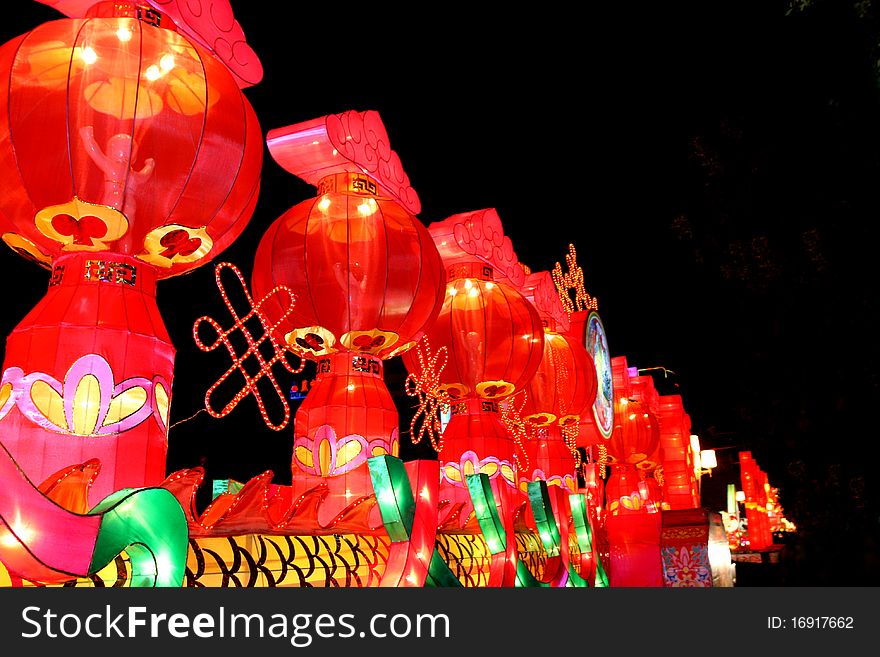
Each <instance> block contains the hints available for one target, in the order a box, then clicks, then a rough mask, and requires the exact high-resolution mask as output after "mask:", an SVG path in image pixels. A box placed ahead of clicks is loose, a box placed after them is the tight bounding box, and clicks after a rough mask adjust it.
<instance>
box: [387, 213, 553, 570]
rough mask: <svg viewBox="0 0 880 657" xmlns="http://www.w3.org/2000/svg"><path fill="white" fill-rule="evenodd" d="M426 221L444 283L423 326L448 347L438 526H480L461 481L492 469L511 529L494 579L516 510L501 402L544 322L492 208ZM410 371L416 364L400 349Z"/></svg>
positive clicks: (509, 553) (531, 359) (512, 543)
mask: <svg viewBox="0 0 880 657" xmlns="http://www.w3.org/2000/svg"><path fill="white" fill-rule="evenodd" d="M429 231H430V232H431V235H432V237H433V238H434V241H435V243H436V244H437V246H438V249H439V251H440V253H441V256H442V257H443V262H444V264H445V265H446V267H447V278H448V283H447V286H446V294H445V296H444V299H443V306H442V308H441V310H440V314H439V316H438V317H437V321H436V322H435V323H434V324H433V326H431V328H430V329H429V331H428V333H427V338H428V342H429V344H430V346H431V348H432V349H435V350H439V349H441V348H442V349H445V350H446V352H447V353H446V355H447V358H446V365H445V367H443V369H442V370H441V371H440V373H439V383H440V386H439V390H440V391H445V393H446V395H447V396H448V399H449V400H450V402H451V403H450V408H451V411H452V414H451V417H450V419H449V422H448V424H447V425H446V428H445V430H444V432H443V437H442V447H441V449H440V453H439V460H440V472H441V486H440V495H441V500H443V501H446V502H448V504H447V505H446V506H445V507H444V508H445V511H444V512H443V513H442V515H441V518H440V522H441V530H443V531H451V532H460V531H462V529H463V528H467V529H468V530H470V529H471V528H473V529H478V527H476V526H474V525H476V522H475V521H476V519H475V516H474V513H473V509H474V506H473V503H472V501H471V497H470V493H469V490H468V485H467V476H468V475H469V474H484V475H486V477H488V479H489V482H490V485H491V488H492V493H493V496H494V500H495V504H496V507H497V509H498V514H499V517H500V519H501V522H502V524H503V529H504V532H505V533H506V535H507V541H506V546H505V548H504V550H503V551H500V552H497V553H493V559H492V566H491V575H490V578H489V585H490V586H513V584H514V583H515V579H516V563H517V559H516V550H517V548H516V540H515V537H514V514H515V510H516V508H517V507H518V506H520V502H519V501H518V497H519V496H518V495H517V494H516V478H517V461H516V453H515V449H516V448H515V443H516V440H515V438H514V435H513V434H512V433H511V431H510V430H509V428H508V426H507V424H506V422H505V421H504V420H503V419H502V411H503V409H502V404H504V403H505V402H506V401H507V400H509V399H510V398H511V397H512V396H513V395H515V394H516V393H517V392H519V391H520V390H521V389H522V388H523V387H524V386H525V385H526V383H527V381H528V380H529V378H530V377H531V376H532V375H533V374H534V372H535V370H536V369H537V367H538V365H539V364H540V359H541V352H542V348H543V341H544V340H543V330H542V326H541V320H540V318H539V317H538V313H537V311H536V310H535V308H534V307H533V306H532V304H531V303H529V301H528V300H527V299H526V298H525V297H524V296H523V295H522V294H521V293H520V292H519V291H518V290H517V289H516V285H517V283H521V282H522V279H523V278H524V271H523V269H522V267H521V266H520V265H519V263H518V261H517V259H516V255H515V253H514V252H513V249H512V247H511V245H510V240H509V238H507V237H505V236H504V233H503V231H502V229H501V222H500V219H499V217H498V214H497V212H495V210H493V209H486V210H479V211H476V212H468V213H462V214H457V215H453V216H451V217H448V218H447V219H445V220H443V221H441V222H437V223H434V224H431V225H430V226H429ZM403 360H404V364H405V365H406V366H407V368H408V369H409V371H410V372H413V373H415V372H418V368H419V364H418V362H417V361H416V359H415V358H413V356H412V355H411V354H404V356H403Z"/></svg>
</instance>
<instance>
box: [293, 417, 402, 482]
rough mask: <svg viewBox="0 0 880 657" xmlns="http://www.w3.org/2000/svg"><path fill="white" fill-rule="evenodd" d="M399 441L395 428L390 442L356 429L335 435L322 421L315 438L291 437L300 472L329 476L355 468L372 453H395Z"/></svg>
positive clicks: (395, 454) (372, 454) (333, 430)
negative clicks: (355, 431) (370, 436)
mask: <svg viewBox="0 0 880 657" xmlns="http://www.w3.org/2000/svg"><path fill="white" fill-rule="evenodd" d="M398 445H399V437H398V431H397V429H396V428H395V429H394V430H393V431H392V433H391V440H390V443H389V441H388V440H385V439H383V438H375V439H373V440H371V441H367V439H366V438H365V437H364V436H361V435H359V434H356V433H353V434H349V435H347V436H343V437H342V438H337V437H336V430H335V429H333V427H331V426H330V425H329V424H325V425H322V426H320V427H318V430H317V431H316V432H315V437H314V438H309V437H308V436H299V437H298V438H297V439H296V440H295V441H294V444H293V461H294V463H296V465H297V466H298V467H299V468H300V469H301V470H302V471H303V472H306V473H308V474H312V475H318V476H323V477H332V476H338V475H343V474H345V473H346V472H349V471H351V470H354V469H355V468H357V467H358V466H360V465H363V464H364V463H366V462H367V459H368V458H370V457H372V456H382V455H384V454H391V455H392V456H397V450H398Z"/></svg>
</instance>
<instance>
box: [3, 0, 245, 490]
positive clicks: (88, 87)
mask: <svg viewBox="0 0 880 657" xmlns="http://www.w3.org/2000/svg"><path fill="white" fill-rule="evenodd" d="M148 14H149V16H148ZM139 18H141V19H144V20H139ZM215 29H217V28H216V27H215ZM204 36H205V37H208V36H209V35H208V34H204ZM206 40H207V41H209V42H210V41H211V39H206ZM0 72H2V78H3V80H4V87H5V88H4V90H3V93H0V135H2V139H0V179H2V180H3V193H2V194H0V236H2V239H3V241H4V242H5V243H6V244H7V245H8V246H10V247H11V248H13V249H14V250H16V251H17V252H19V253H20V254H22V255H23V256H25V257H27V258H29V259H31V260H35V261H37V262H38V263H40V264H41V265H43V266H46V267H47V268H51V269H52V277H51V279H50V282H49V291H48V293H47V295H46V297H45V298H44V299H43V300H42V301H41V302H40V303H39V305H38V306H37V307H36V308H35V309H34V310H33V311H32V312H31V313H30V314H29V315H28V316H27V317H26V318H25V319H24V320H22V322H21V323H20V324H19V325H18V326H17V327H16V329H15V330H14V331H13V332H12V334H11V335H10V336H9V338H8V340H7V348H6V356H5V360H4V364H3V370H4V373H3V382H2V386H0V398H2V399H3V402H4V403H3V404H2V410H0V416H2V419H0V427H2V432H3V441H4V444H5V445H6V446H7V448H9V451H10V452H11V453H12V455H13V457H14V458H15V459H16V461H17V462H18V464H19V466H20V467H21V468H22V469H23V470H24V471H25V472H26V473H27V475H28V476H29V477H31V479H32V480H34V481H42V480H43V478H45V477H46V476H49V475H50V474H52V473H54V472H56V471H58V470H59V469H61V468H62V467H65V466H67V465H70V464H73V463H79V462H82V461H85V460H87V459H88V458H99V459H100V460H101V475H100V476H99V477H98V478H97V479H96V481H95V482H94V484H93V486H92V489H91V495H92V499H93V501H97V500H98V499H101V498H103V497H104V496H106V495H107V494H108V493H110V492H112V491H114V490H118V489H120V488H125V487H137V486H144V485H155V484H158V483H160V482H161V481H162V479H163V478H164V476H165V454H166V440H167V420H168V404H169V402H170V394H171V384H172V364H173V358H174V349H173V347H172V345H171V344H170V340H169V338H168V335H167V333H166V331H165V328H164V326H163V323H162V320H161V317H160V316H159V313H158V309H157V308H156V304H155V293H156V290H155V286H156V281H157V279H161V278H166V277H169V276H174V275H177V274H181V273H183V272H186V271H188V270H190V269H192V268H193V267H197V266H199V265H200V264H202V263H203V262H206V261H207V260H208V259H210V258H213V257H214V256H216V255H217V254H218V253H220V252H221V251H222V250H223V249H224V248H225V247H226V246H228V245H229V244H230V243H231V242H232V241H233V240H234V239H235V238H236V237H237V236H238V235H239V234H240V232H241V231H242V230H243V228H244V226H245V224H246V223H247V221H248V219H249V218H250V216H251V213H252V212H253V208H254V204H255V202H256V198H257V193H258V189H259V175H260V169H261V164H262V147H261V143H260V127H259V124H258V122H257V119H256V117H255V115H254V113H253V110H252V109H251V107H250V104H249V103H248V101H247V99H246V98H245V97H244V96H243V95H242V93H241V90H240V88H239V85H238V83H237V81H236V79H235V78H234V77H233V75H232V74H231V73H230V71H229V69H228V68H227V66H226V65H225V64H224V63H223V62H221V61H220V60H219V59H218V58H217V57H215V56H214V54H213V53H212V52H211V51H209V50H208V49H207V48H205V47H203V46H202V45H200V44H199V43H197V42H195V41H193V40H190V39H189V38H188V37H187V36H186V35H185V34H184V33H183V32H182V31H180V30H179V29H178V26H177V25H175V24H174V22H173V21H172V20H170V18H169V17H167V16H163V15H162V14H161V12H154V11H151V12H146V11H145V10H144V6H143V5H139V4H137V3H133V2H125V1H122V2H101V3H97V4H95V6H94V7H92V8H91V9H89V11H88V13H87V14H86V15H85V16H84V17H78V18H67V19H61V20H56V21H51V22H48V23H45V24H43V25H41V26H39V27H37V28H35V29H34V30H32V31H31V32H28V33H27V34H25V35H22V36H21V37H18V38H16V39H13V40H12V41H10V42H8V43H6V44H5V45H4V46H3V47H2V48H0Z"/></svg>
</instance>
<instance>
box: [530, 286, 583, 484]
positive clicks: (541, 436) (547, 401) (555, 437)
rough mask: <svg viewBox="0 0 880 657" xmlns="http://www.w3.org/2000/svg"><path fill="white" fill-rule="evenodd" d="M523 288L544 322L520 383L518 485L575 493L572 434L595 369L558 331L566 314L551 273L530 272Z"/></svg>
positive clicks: (565, 325) (579, 346)
mask: <svg viewBox="0 0 880 657" xmlns="http://www.w3.org/2000/svg"><path fill="white" fill-rule="evenodd" d="M524 290H525V294H526V298H530V299H532V301H533V303H534V304H535V306H536V307H537V308H538V311H539V315H540V316H541V317H542V321H543V322H544V325H545V326H544V351H543V353H542V358H541V364H540V365H539V366H538V369H537V370H536V371H535V374H534V375H533V376H532V378H531V379H530V381H529V384H528V386H526V388H525V391H526V400H525V405H524V407H523V409H522V411H521V413H522V419H523V422H524V424H525V427H526V435H527V437H528V439H527V440H526V454H527V458H528V461H529V471H528V472H522V473H520V486H521V487H524V486H526V484H527V482H528V481H536V480H538V479H543V480H544V481H546V482H547V483H548V485H551V484H555V485H558V486H562V487H563V488H565V489H567V490H568V491H569V492H575V491H577V474H576V468H577V457H576V445H575V438H576V435H577V431H578V424H579V423H580V420H581V417H583V416H584V415H586V414H588V413H589V412H590V408H591V405H592V404H593V401H594V400H595V397H596V378H595V368H594V366H593V362H592V359H591V358H590V356H589V354H588V353H587V350H586V349H585V348H584V346H583V345H582V344H580V343H579V342H578V341H577V340H576V339H575V338H572V337H570V336H568V335H566V334H564V333H562V331H565V330H567V329H568V327H569V325H568V316H567V313H566V312H565V309H564V308H563V307H562V305H561V304H560V302H559V295H558V293H557V290H556V287H555V285H554V284H553V282H552V279H551V277H550V274H549V273H548V272H539V273H534V274H530V275H529V276H528V277H527V278H526V282H525V287H524Z"/></svg>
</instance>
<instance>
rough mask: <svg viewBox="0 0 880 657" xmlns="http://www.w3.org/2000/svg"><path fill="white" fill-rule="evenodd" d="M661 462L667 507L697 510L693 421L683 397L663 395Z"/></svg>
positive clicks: (661, 406) (661, 400)
mask: <svg viewBox="0 0 880 657" xmlns="http://www.w3.org/2000/svg"><path fill="white" fill-rule="evenodd" d="M659 401H660V407H659V411H658V418H657V419H658V420H659V422H660V462H661V465H662V468H663V500H664V508H666V507H668V508H669V509H671V510H674V511H675V510H679V509H694V508H697V507H698V506H699V495H698V492H697V483H696V477H695V476H694V466H693V461H692V460H691V456H690V430H691V421H690V417H689V416H688V414H687V413H685V412H684V406H683V405H682V400H681V396H680V395H661V396H660V397H659Z"/></svg>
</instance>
